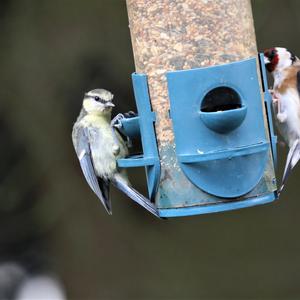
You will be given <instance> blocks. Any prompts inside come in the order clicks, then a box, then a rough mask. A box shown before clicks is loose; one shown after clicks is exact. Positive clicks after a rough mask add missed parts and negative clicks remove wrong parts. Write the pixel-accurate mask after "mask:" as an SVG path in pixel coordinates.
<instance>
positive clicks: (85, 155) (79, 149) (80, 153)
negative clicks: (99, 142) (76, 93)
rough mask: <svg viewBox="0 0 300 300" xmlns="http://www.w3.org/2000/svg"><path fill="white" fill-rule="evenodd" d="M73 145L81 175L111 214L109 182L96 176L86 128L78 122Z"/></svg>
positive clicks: (74, 128) (74, 131)
mask: <svg viewBox="0 0 300 300" xmlns="http://www.w3.org/2000/svg"><path fill="white" fill-rule="evenodd" d="M72 138H73V145H74V148H75V150H76V153H77V157H78V159H79V162H80V167H81V169H82V172H83V175H84V177H85V179H86V181H87V183H88V184H89V186H90V188H91V189H92V190H93V192H94V193H95V194H96V195H97V197H98V198H99V199H100V201H101V202H102V204H103V205H104V207H105V209H106V211H107V212H108V213H109V214H111V202H110V199H109V182H108V181H107V180H103V179H102V178H97V176H96V174H95V170H94V166H93V162H92V158H91V149H90V143H89V135H88V128H84V127H83V126H80V125H79V124H76V123H75V125H74V127H73V132H72Z"/></svg>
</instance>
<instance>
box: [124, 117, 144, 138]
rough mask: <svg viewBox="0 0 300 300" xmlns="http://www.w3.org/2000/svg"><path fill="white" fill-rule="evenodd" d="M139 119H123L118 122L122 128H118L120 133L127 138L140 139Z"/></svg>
mask: <svg viewBox="0 0 300 300" xmlns="http://www.w3.org/2000/svg"><path fill="white" fill-rule="evenodd" d="M139 119H140V118H139V117H134V118H124V119H122V120H120V122H121V124H122V127H121V128H120V131H121V132H122V133H123V134H124V135H126V136H128V137H129V138H135V137H140V136H141V132H140V124H139Z"/></svg>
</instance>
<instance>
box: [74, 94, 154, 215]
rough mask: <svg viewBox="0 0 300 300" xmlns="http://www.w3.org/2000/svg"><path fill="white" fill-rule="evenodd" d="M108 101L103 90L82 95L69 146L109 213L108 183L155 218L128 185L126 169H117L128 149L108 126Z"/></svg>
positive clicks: (110, 104) (109, 96) (146, 201)
mask: <svg viewBox="0 0 300 300" xmlns="http://www.w3.org/2000/svg"><path fill="white" fill-rule="evenodd" d="M112 100H113V94H112V93H110V92H109V91H107V90H104V89H95V90H92V91H90V92H88V93H86V94H85V95H84V99H83V104H82V109H81V112H80V114H79V116H78V118H77V121H76V123H75V124H74V126H73V131H72V140H73V145H74V148H75V151H76V154H77V156H78V159H79V162H80V166H81V169H82V172H83V174H84V176H85V179H86V181H87V183H88V184H89V186H90V188H91V189H92V190H93V191H94V193H95V194H96V195H97V196H98V198H99V199H100V201H101V202H102V204H103V205H104V207H105V209H106V211H107V212H108V213H109V214H111V201H110V198H109V186H110V183H112V184H113V185H114V186H115V187H117V188H118V189H119V190H121V191H122V192H123V193H125V194H126V195H127V196H128V197H130V198H131V199H132V200H134V201H135V202H137V203H138V204H140V205H141V206H143V207H144V208H145V209H147V210H148V211H149V212H151V213H152V214H154V215H155V216H157V217H158V211H157V209H156V207H155V206H154V205H153V203H151V202H150V200H149V199H147V198H146V197H144V196H143V195H141V194H140V193H139V192H138V191H136V190H135V189H134V188H133V187H132V186H131V184H130V183H129V180H128V177H127V174H126V170H125V169H122V170H120V169H119V168H118V166H117V160H118V159H120V158H124V157H126V156H127V155H128V148H127V146H126V144H125V142H124V141H123V139H122V137H121V136H120V134H119V133H118V132H117V131H116V129H115V128H114V127H113V126H112V125H111V111H112V108H113V107H114V104H113V102H112Z"/></svg>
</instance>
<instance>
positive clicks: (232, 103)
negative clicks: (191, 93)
mask: <svg viewBox="0 0 300 300" xmlns="http://www.w3.org/2000/svg"><path fill="white" fill-rule="evenodd" d="M241 107H242V102H241V98H240V96H239V94H238V93H237V92H236V91H235V90H233V89H232V88H229V87H226V86H220V87H217V88H214V89H212V90H211V91H209V92H208V93H207V94H206V95H205V97H204V99H203V101H202V103H201V111H203V112H217V111H225V110H231V109H237V108H241Z"/></svg>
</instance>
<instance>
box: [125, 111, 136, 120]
mask: <svg viewBox="0 0 300 300" xmlns="http://www.w3.org/2000/svg"><path fill="white" fill-rule="evenodd" d="M137 116H138V114H137V113H135V112H134V111H132V110H130V111H129V112H127V113H124V117H125V118H127V119H128V118H135V117H137Z"/></svg>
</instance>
